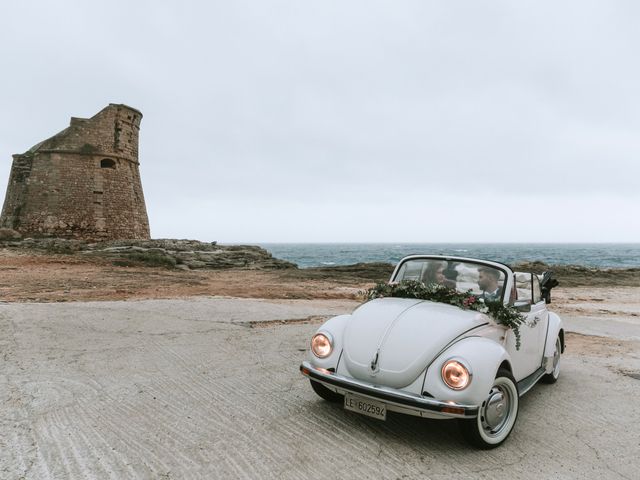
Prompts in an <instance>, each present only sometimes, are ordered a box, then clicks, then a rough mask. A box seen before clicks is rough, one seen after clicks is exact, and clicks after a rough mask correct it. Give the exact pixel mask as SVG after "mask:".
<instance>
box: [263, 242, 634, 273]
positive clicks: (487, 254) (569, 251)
mask: <svg viewBox="0 0 640 480" xmlns="http://www.w3.org/2000/svg"><path fill="white" fill-rule="evenodd" d="M260 246H262V247H263V248H265V249H267V250H268V251H269V252H271V254H272V255H273V256H274V257H276V258H281V259H283V260H288V261H290V262H293V263H296V264H297V265H298V266H299V267H301V268H307V267H322V266H331V265H350V264H354V263H360V262H386V263H392V264H395V263H396V262H398V260H400V259H401V258H402V257H404V256H406V255H412V254H435V255H451V256H459V257H471V258H480V259H485V260H495V261H498V262H502V263H506V264H512V263H517V262H523V261H541V262H544V263H546V264H548V265H583V266H589V267H600V268H625V267H640V243H627V244H623V243H557V244H554V243H264V244H261V245H260Z"/></svg>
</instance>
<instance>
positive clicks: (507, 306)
mask: <svg viewBox="0 0 640 480" xmlns="http://www.w3.org/2000/svg"><path fill="white" fill-rule="evenodd" d="M555 285H557V282H556V281H555V280H554V279H553V278H552V277H551V276H550V275H544V276H538V275H535V274H532V273H523V272H514V271H513V270H512V269H511V268H510V267H508V266H507V265H503V264H501V263H497V262H490V261H484V260H475V259H470V258H461V257H444V256H423V255H412V256H409V257H406V258H404V259H402V260H401V261H400V263H398V265H397V266H396V268H395V270H394V272H393V274H392V276H391V280H390V282H389V284H386V286H384V287H382V284H381V285H380V286H379V287H380V288H379V289H378V290H377V292H378V293H377V294H376V291H375V289H372V290H371V291H370V295H369V297H370V298H374V299H372V300H369V301H367V302H366V303H364V304H362V305H361V306H360V307H358V308H357V309H356V310H355V311H354V312H353V313H352V314H350V315H340V316H337V317H334V318H331V319H330V320H328V321H327V322H325V323H324V324H323V325H322V326H321V327H320V328H319V329H318V331H317V332H316V333H315V335H313V337H312V338H311V346H310V351H309V353H308V357H307V360H306V361H304V362H303V363H302V365H301V366H300V371H301V372H302V374H304V375H305V376H307V377H308V378H309V380H310V381H311V386H312V387H313V390H314V391H315V392H316V393H317V394H318V395H319V396H320V397H322V398H323V399H325V400H328V401H336V402H342V403H343V405H344V408H345V409H347V410H351V411H354V412H358V413H361V414H364V415H368V416H371V417H374V418H378V419H380V420H385V419H386V416H387V412H388V411H393V412H399V413H404V414H410V415H416V416H421V417H428V418H436V419H452V418H455V419H458V421H459V423H460V427H461V431H462V433H463V435H464V437H465V438H466V439H467V440H468V441H469V442H471V443H472V444H473V445H475V446H477V447H480V448H493V447H496V446H498V445H500V444H501V443H502V442H503V441H504V440H505V439H506V438H507V437H508V436H509V434H510V433H511V431H512V429H513V426H514V424H515V422H516V418H517V416H518V403H519V402H518V399H519V397H520V396H522V395H523V394H525V393H526V392H527V391H528V390H530V389H531V388H532V387H533V386H534V385H535V384H536V383H537V382H538V381H539V380H542V381H543V382H546V383H554V382H555V381H556V380H557V379H558V376H559V374H560V356H561V354H562V352H563V351H564V329H563V326H562V321H561V319H560V317H559V316H558V315H556V314H555V313H552V312H550V311H548V310H547V303H549V302H550V299H551V296H550V290H551V288H552V287H553V286H555ZM406 286H409V287H411V288H407V287H406ZM417 286H419V287H420V288H418V287H417ZM416 289H417V290H416ZM416 291H419V293H420V292H421V293H420V294H419V295H418V294H416ZM371 292H373V294H372V293H371ZM407 292H408V293H407ZM407 296H413V297H414V298H402V297H407ZM376 297H377V298H376ZM425 298H426V299H425ZM489 306H491V307H492V308H488V307H489ZM514 312H515V313H514ZM505 318H507V319H509V318H510V319H511V321H512V323H509V322H508V321H505ZM518 318H519V320H518ZM514 319H515V320H514ZM519 322H521V323H519ZM505 325H508V326H505ZM514 325H515V327H514Z"/></svg>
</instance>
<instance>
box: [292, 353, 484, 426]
mask: <svg viewBox="0 0 640 480" xmlns="http://www.w3.org/2000/svg"><path fill="white" fill-rule="evenodd" d="M300 372H301V373H302V374H303V375H305V376H307V377H309V378H310V379H311V380H314V381H316V382H319V383H322V384H323V385H324V386H326V387H327V388H329V389H331V390H332V391H335V392H337V393H340V394H342V395H344V394H345V393H346V392H349V393H352V394H355V395H360V396H362V397H367V398H371V399H373V400H376V401H378V402H382V403H384V404H385V405H386V406H387V409H388V410H392V411H396V412H400V413H405V414H409V415H416V416H419V417H427V418H475V417H477V416H478V406H477V405H462V404H459V403H455V402H443V401H440V400H436V399H434V398H429V397H423V396H420V395H416V394H413V393H407V392H403V391H402V390H398V389H395V388H389V387H383V386H380V385H373V384H371V383H367V382H363V381H361V380H356V379H355V378H351V377H346V376H344V375H338V374H337V373H334V372H331V371H329V370H326V369H320V368H317V367H314V366H313V365H311V363H310V362H307V361H304V362H302V365H300Z"/></svg>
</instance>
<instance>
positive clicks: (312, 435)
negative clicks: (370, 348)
mask: <svg viewBox="0 0 640 480" xmlns="http://www.w3.org/2000/svg"><path fill="white" fill-rule="evenodd" d="M19 261H24V262H27V261H28V259H22V260H19ZM18 263H19V262H18ZM64 266H66V267H67V270H70V271H71V272H72V274H69V272H68V271H67V272H65V271H64V270H63V269H62V268H58V267H64ZM58 267H55V266H51V265H49V266H44V267H43V266H42V265H40V267H38V265H31V266H28V265H26V264H25V265H22V266H20V265H16V262H14V263H11V262H5V263H4V264H0V288H1V289H2V290H0V292H1V293H2V295H3V299H4V300H5V302H3V303H0V479H12V480H13V479H20V478H24V479H40V478H46V479H49V478H65V479H66V478H114V479H115V478H118V479H120V478H145V479H146V478H164V479H183V478H184V479H189V478H194V479H199V478H225V479H226V478H247V479H256V478H273V479H279V478H285V479H299V478H311V479H315V478H318V479H323V480H324V479H327V478H385V479H386V478H388V479H400V478H401V479H414V478H415V479H418V478H421V479H422V478H427V479H445V478H446V479H450V478H456V479H476V478H480V479H502V478H504V479H574V478H599V479H616V478H624V479H635V478H637V472H638V469H639V468H640V459H639V457H638V451H640V429H638V425H639V424H640V407H639V406H638V405H639V404H638V402H637V399H638V398H640V317H639V316H638V314H639V313H640V289H639V288H637V287H616V288H610V289H607V288H601V289H586V288H571V289H564V290H562V289H558V291H557V292H556V291H555V290H554V294H555V296H554V303H553V304H552V307H553V308H554V309H555V310H556V311H558V312H559V313H561V314H562V316H563V318H565V319H566V322H567V327H568V329H569V330H570V331H571V332H573V333H570V334H569V335H568V338H567V351H566V354H565V355H564V356H563V360H562V362H563V363H562V374H561V378H560V380H559V381H558V382H557V383H556V384H555V385H537V386H536V387H535V388H534V389H533V390H532V391H530V392H529V393H527V395H525V396H524V397H523V398H522V399H521V410H520V415H519V418H518V422H517V424H516V427H515V430H514V432H513V433H512V435H511V437H510V438H509V439H508V441H507V442H506V443H505V444H504V445H503V446H501V447H500V448H498V449H496V450H492V451H489V452H482V451H476V450H473V449H471V448H470V447H468V446H467V444H465V443H464V441H463V440H462V438H461V436H460V435H459V433H458V431H457V426H456V424H455V422H453V421H433V420H424V419H418V418H415V417H406V416H402V415H395V414H390V415H389V418H388V419H387V421H386V422H380V421H378V420H375V419H370V418H367V417H363V416H359V415H358V414H355V413H351V412H346V411H344V410H343V409H342V408H341V407H340V406H336V405H333V404H328V403H326V402H324V401H322V400H321V399H320V398H318V397H317V396H316V395H315V394H314V393H313V391H312V390H311V388H310V387H309V384H308V381H307V380H306V379H305V378H303V377H302V376H301V375H300V374H299V372H298V366H299V363H300V361H301V360H302V359H303V358H304V357H305V350H306V348H307V344H308V339H309V337H310V336H311V334H312V333H313V332H314V331H315V329H317V328H318V326H319V325H320V323H321V322H322V321H323V320H324V319H325V318H327V317H329V316H332V315H335V314H339V313H342V312H349V311H351V310H352V309H353V308H354V307H355V306H356V305H358V302H357V301H354V300H352V299H349V298H348V297H351V296H353V295H354V294H355V292H357V291H358V289H359V288H361V286H359V285H357V284H354V283H353V282H344V283H340V282H338V283H336V282H329V281H325V280H304V281H296V280H295V279H290V280H286V279H285V280H283V278H282V277H280V276H279V274H278V273H274V272H271V273H268V272H244V273H238V272H230V271H227V272H217V273H212V272H205V273H201V272H195V273H193V272H174V271H169V270H162V269H151V271H149V269H147V271H146V272H145V271H140V272H137V273H136V269H130V271H129V272H128V273H126V274H125V273H123V271H126V269H125V270H123V269H114V270H113V271H112V272H111V273H107V271H108V270H109V269H110V268H111V267H109V266H108V265H105V266H104V268H102V269H100V268H96V267H95V265H94V266H90V265H89V266H88V265H86V264H83V263H82V262H79V263H78V264H77V265H73V264H68V263H67V264H63V265H58ZM12 268H15V269H14V270H12ZM38 268H41V269H42V270H41V271H40V273H38V271H37V270H38ZM56 271H58V272H59V273H60V276H59V277H55V275H54V277H51V274H52V272H56ZM99 271H101V272H102V273H99ZM82 272H85V274H84V275H85V276H84V277H83V276H82ZM183 273H186V274H188V275H190V277H189V278H192V279H193V283H192V286H193V289H195V291H194V290H193V289H191V288H190V287H189V285H188V282H185V281H184V278H185V277H184V276H182V277H180V279H179V281H174V282H173V283H172V278H173V275H182V274H183ZM150 275H151V277H152V278H153V279H152V280H151V281H148V280H143V279H144V278H148V277H149V276H150ZM191 275H192V277H191ZM127 278H128V279H129V283H127V281H123V279H125V280H126V279H127ZM74 281H75V282H76V283H73V282H74ZM116 282H118V283H116ZM38 284H39V285H40V287H41V289H40V290H39V289H38ZM63 284H65V285H67V288H62V287H61V286H63ZM113 285H118V286H117V287H115V288H114V287H113ZM364 285H365V286H366V283H365V284H364ZM94 287H95V288H94ZM225 289H226V290H225ZM65 290H66V291H65ZM212 294H218V295H235V296H236V297H246V298H225V297H211V295H212ZM190 295H197V296H195V297H193V296H191V297H189V296H190ZM289 295H290V296H291V297H288V296H289ZM313 295H317V298H316V299H308V298H309V297H310V296H313ZM145 296H148V297H150V299H146V300H139V299H140V298H144V297H145ZM259 296H265V297H272V298H269V299H260V298H250V297H259ZM114 297H115V298H116V299H117V298H126V299H127V300H126V301H121V300H118V301H112V300H113V299H114ZM158 297H160V298H162V297H169V298H168V299H167V298H165V299H158ZM176 297H189V298H176ZM287 298H293V299H287ZM87 299H91V300H105V299H109V300H111V301H70V300H87ZM61 300H62V301H61ZM47 302H49V303H47Z"/></svg>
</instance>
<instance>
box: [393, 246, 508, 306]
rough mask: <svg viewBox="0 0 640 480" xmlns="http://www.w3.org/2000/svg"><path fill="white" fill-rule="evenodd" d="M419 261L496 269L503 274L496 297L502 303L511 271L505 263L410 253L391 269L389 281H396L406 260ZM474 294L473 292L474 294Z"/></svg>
mask: <svg viewBox="0 0 640 480" xmlns="http://www.w3.org/2000/svg"><path fill="white" fill-rule="evenodd" d="M416 260H417V261H420V260H433V261H441V262H448V263H450V262H456V263H467V264H473V265H478V266H483V267H488V268H492V269H494V270H498V271H500V272H501V273H502V274H503V275H504V278H503V280H502V282H501V286H502V293H501V295H500V298H499V299H497V300H496V301H499V302H500V303H504V299H505V294H506V292H507V285H508V283H509V279H510V275H511V274H512V273H513V272H511V268H510V267H509V266H507V265H503V264H501V263H497V262H491V261H483V260H479V259H474V258H465V257H445V256H439V255H410V256H408V257H404V258H403V259H402V260H400V262H399V263H398V264H397V265H396V268H395V269H394V270H393V273H392V274H391V280H390V282H391V283H397V280H396V278H397V276H398V274H399V273H400V271H401V270H402V266H403V265H404V264H405V263H407V262H411V261H416ZM456 291H458V292H461V293H465V292H463V291H461V290H458V289H457V288H456ZM474 295H475V294H474Z"/></svg>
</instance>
